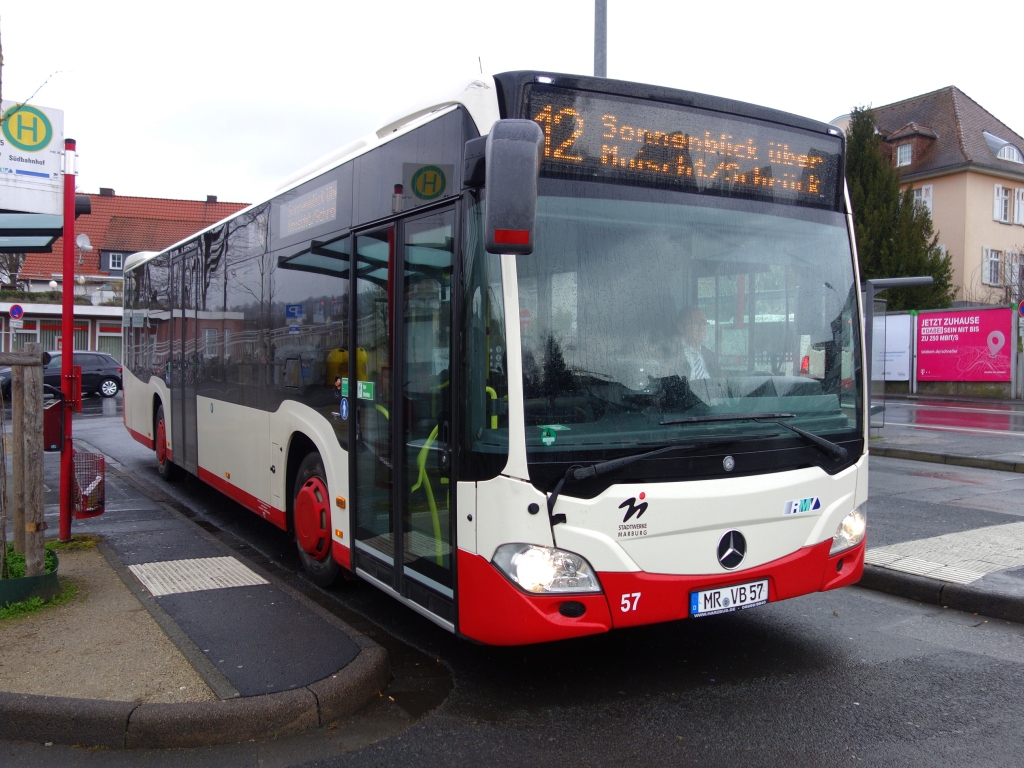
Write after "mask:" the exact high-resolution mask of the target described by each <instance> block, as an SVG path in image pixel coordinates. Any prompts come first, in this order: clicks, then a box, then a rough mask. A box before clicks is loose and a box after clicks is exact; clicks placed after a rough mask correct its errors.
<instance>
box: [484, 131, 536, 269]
mask: <svg viewBox="0 0 1024 768" xmlns="http://www.w3.org/2000/svg"><path fill="white" fill-rule="evenodd" d="M543 145H544V132H543V131H542V130H541V128H540V126H539V125H537V123H535V122H534V121H533V120H499V121H498V122H496V123H495V124H494V125H493V126H492V127H491V132H490V134H488V136H487V150H486V161H485V164H486V165H485V171H484V173H485V178H486V189H485V194H486V196H487V205H486V208H485V213H484V247H485V248H486V249H487V250H488V251H489V252H490V253H515V254H524V255H525V254H530V253H533V230H534V227H535V225H536V222H537V176H538V174H539V173H540V158H541V149H542V147H543Z"/></svg>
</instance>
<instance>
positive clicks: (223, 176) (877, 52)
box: [0, 0, 1024, 202]
mask: <svg viewBox="0 0 1024 768" xmlns="http://www.w3.org/2000/svg"><path fill="white" fill-rule="evenodd" d="M608 6H609V10H608V18H609V22H608V75H609V76H610V77H614V78H618V79H623V80H635V81H641V82H649V83H655V84H658V85H665V86H670V87H674V88H683V89H687V90H692V91H700V92H704V93H711V94H715V95H719V96H728V97H731V98H735V99H740V100H742V101H749V102H753V103H756V104H763V105H766V106H771V107H775V108H778V109H783V110H786V111H790V112H795V113H798V114H801V115H805V116H807V117H813V118H817V119H819V120H830V119H832V118H834V117H836V116H837V115H840V114H843V113H845V112H848V111H849V110H850V108H851V107H853V106H854V105H865V104H869V103H871V104H875V105H881V104H888V103H890V102H893V101H898V100H901V99H904V98H907V97H910V96H914V95H917V94H921V93H926V92H928V91H932V90H935V89H937V88H942V87H944V86H947V85H956V86H958V87H959V88H961V89H962V90H963V91H964V92H966V93H967V94H968V95H969V96H970V97H972V98H973V99H975V100H976V101H977V102H979V103H980V104H981V105H982V106H983V107H985V108H986V109H988V110H989V111H990V112H992V113H993V114H995V115H996V116H997V117H998V118H1000V119H1001V120H1002V121H1003V122H1005V123H1007V124H1008V125H1009V126H1010V127H1011V128H1013V129H1014V130H1016V131H1017V132H1018V133H1024V97H1022V93H1021V89H1020V87H1019V82H1020V75H1019V69H1020V65H1019V63H1018V61H1017V58H1016V54H1013V53H1012V52H1013V51H1015V50H1017V46H1018V44H1019V32H1017V31H1016V23H1014V16H1013V12H1012V6H1006V7H1005V8H1004V9H1003V11H1002V12H997V11H994V10H987V11H984V12H983V11H982V9H981V8H980V7H975V8H973V9H972V7H970V6H963V5H953V4H950V5H949V6H946V5H945V4H943V3H929V4H925V5H922V4H920V3H903V4H899V3H890V2H875V0H864V2H861V3H856V4H855V3H849V2H846V3H828V2H822V1H821V0H817V1H816V2H795V1H790V0H778V1H777V2H772V3H767V2H747V1H746V0H737V1H736V2H717V3H711V2H706V1H705V2H679V1H673V0H663V1H662V2H658V3H643V2H629V1H628V0H608ZM593 7H594V4H593V0H557V1H556V0H548V1H547V2H540V1H539V0H508V1H506V2H489V1H488V0H476V2H469V1H468V0H433V1H431V0H419V1H418V2H409V1H407V0H391V1H390V2H379V3H367V2H359V3H357V2H351V1H350V0H333V1H330V2H320V1H314V0H288V2H273V3H272V2H267V0H258V1H257V2H251V1H250V2H246V3H241V2H238V3H235V2H225V1H224V0H205V2H193V1H192V0H179V1H177V2H173V3H146V2H138V0H133V1H132V2H120V1H116V2H115V1H114V0H105V1H104V2H100V3H88V2H81V0H78V1H76V2H64V0H56V1H55V0H50V2H45V3H44V2H34V3H32V2H22V3H10V4H6V5H5V6H4V7H3V8H2V10H0V34H2V43H3V53H4V64H5V66H4V68H3V97H4V98H5V99H9V100H23V99H26V98H28V97H29V96H30V95H31V94H32V93H33V91H35V90H36V89H37V88H38V87H39V86H40V85H41V84H42V83H44V81H46V80H47V78H49V82H47V83H46V85H45V86H43V87H42V89H41V90H39V93H38V94H37V95H36V96H35V98H34V99H33V103H35V104H38V105H41V106H47V107H54V108H57V109H63V110H64V119H65V136H68V137H72V138H75V139H77V141H78V149H79V155H80V162H79V168H80V176H79V180H78V186H79V191H85V192H96V191H98V189H99V187H101V186H103V187H113V188H114V189H116V190H117V193H118V194H124V195H144V196H151V197H180V198H190V199H202V198H205V196H206V195H208V194H213V195H218V196H219V198H220V199H221V200H230V201H238V202H255V201H257V200H259V199H262V198H265V197H267V196H269V195H271V194H272V193H273V190H274V188H275V187H276V186H277V183H278V182H279V181H280V180H281V179H282V178H283V177H285V176H288V175H289V174H290V173H291V172H293V171H295V170H297V169H299V168H300V167H302V166H303V165H305V164H307V163H308V162H310V161H312V160H314V159H316V158H317V157H320V156H321V155H323V154H325V153H327V152H329V151H331V150H332V149H334V148H336V147H339V146H341V145H342V144H345V143H347V142H348V141H350V140H351V139H353V138H355V137H357V136H359V135H361V134H363V133H366V132H368V131H370V130H372V129H373V128H375V127H376V126H377V125H378V124H380V123H382V122H383V120H384V118H387V117H393V116H395V115H396V114H398V113H400V112H401V110H402V108H403V107H405V106H408V105H410V104H411V103H416V102H419V101H420V100H421V99H422V98H423V97H424V96H426V95H433V94H440V93H445V92H448V91H451V90H452V89H454V88H455V87H457V86H459V85H461V84H462V83H464V82H466V81H468V80H470V79H472V78H474V77H477V76H479V73H480V69H479V60H482V63H483V68H484V72H502V71H507V70H512V69H543V70H551V71H555V72H569V73H579V74H591V73H592V71H593V23H594V11H593ZM1022 149H1024V147H1022Z"/></svg>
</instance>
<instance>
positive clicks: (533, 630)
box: [459, 549, 612, 645]
mask: <svg viewBox="0 0 1024 768" xmlns="http://www.w3.org/2000/svg"><path fill="white" fill-rule="evenodd" d="M568 602H574V603H579V604H581V605H582V606H583V607H584V608H585V612H584V613H583V615H582V616H580V617H579V618H570V617H567V616H563V615H562V614H561V613H559V609H560V608H561V607H562V604H563V603H568ZM611 625H612V621H611V616H609V615H608V603H607V601H606V600H605V597H604V595H562V596H558V597H552V596H540V595H527V594H526V593H525V592H523V591H522V590H520V589H518V588H517V587H515V586H514V585H513V584H512V583H511V582H510V581H509V580H508V579H506V578H505V577H504V576H502V575H501V574H500V573H499V572H498V569H497V568H495V567H494V566H493V565H491V564H490V562H489V561H487V560H485V559H484V558H482V557H480V556H479V555H474V554H471V553H469V552H466V551H464V550H461V549H460V550H459V632H461V633H462V634H463V635H465V636H466V637H469V638H472V639H473V640H478V641H480V642H481V643H487V644H488V645H528V644H530V643H546V642H549V641H551V640H565V639H567V638H570V637H582V636H583V635H594V634H597V633H599V632H607V631H608V630H609V629H611Z"/></svg>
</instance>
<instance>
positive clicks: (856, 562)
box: [458, 539, 866, 645]
mask: <svg viewBox="0 0 1024 768" xmlns="http://www.w3.org/2000/svg"><path fill="white" fill-rule="evenodd" d="M865 546H866V541H862V542H861V543H860V544H858V545H857V546H855V547H851V548H850V549H848V550H846V551H844V552H840V553H839V554H836V555H831V556H830V555H829V550H830V549H831V547H832V540H831V539H829V540H828V541H823V542H821V543H820V544H816V545H814V546H811V547H804V548H802V549H799V550H797V551H796V552H793V553H792V554H790V555H787V556H785V557H782V558H779V559H778V560H775V561H773V562H770V563H765V564H764V565H760V566H757V567H755V568H749V569H747V570H744V571H739V572H731V573H723V574H701V575H695V576H677V575H667V574H654V573H644V572H643V571H625V572H611V571H606V572H598V578H599V579H600V581H601V586H602V587H603V589H604V593H603V594H586V595H571V594H566V595H533V594H527V593H525V592H523V591H522V590H520V589H519V588H518V587H516V586H515V585H513V584H512V583H511V582H510V581H509V580H508V579H506V578H505V577H504V576H503V575H502V574H501V573H500V572H499V571H498V569H497V568H495V567H494V566H493V565H492V564H491V563H490V562H489V561H487V560H485V559H484V558H482V557H480V556H479V555H474V554H471V553H468V552H465V551H463V550H459V553H458V568H459V576H458V579H459V632H460V633H461V634H462V635H465V636H466V637H468V638H471V639H473V640H477V641H479V642H481V643H486V644H487V645H528V644H531V643H544V642H550V641H552V640H566V639H569V638H573V637H582V636H584V635H593V634H599V633H601V632H607V631H609V630H610V629H618V628H621V627H635V626H640V625H643V624H657V623H659V622H664V621H676V620H679V619H685V618H687V617H689V616H690V594H691V593H692V592H696V591H699V590H708V589H716V588H719V587H730V586H734V585H741V584H748V583H750V582H756V581H759V580H762V579H767V580H768V602H770V603H773V602H776V601H779V600H786V599H788V598H791V597H797V596H799V595H806V594H809V593H811V592H822V591H825V590H829V589H837V588H839V587H845V586H849V585H850V584H855V583H856V582H857V581H859V580H860V577H861V574H862V573H863V572H864V550H865Z"/></svg>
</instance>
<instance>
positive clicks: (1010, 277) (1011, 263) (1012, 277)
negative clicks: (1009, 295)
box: [1003, 251, 1024, 292]
mask: <svg viewBox="0 0 1024 768" xmlns="http://www.w3.org/2000/svg"><path fill="white" fill-rule="evenodd" d="M1004 261H1005V262H1006V263H1005V264H1004V265H1003V277H1004V281H1005V283H1006V285H1007V286H1009V287H1011V288H1013V289H1015V291H1018V292H1019V291H1020V287H1021V284H1022V283H1021V279H1020V278H1021V268H1022V267H1024V264H1022V263H1021V259H1020V252H1019V251H1007V252H1006V254H1005V258H1004Z"/></svg>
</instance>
